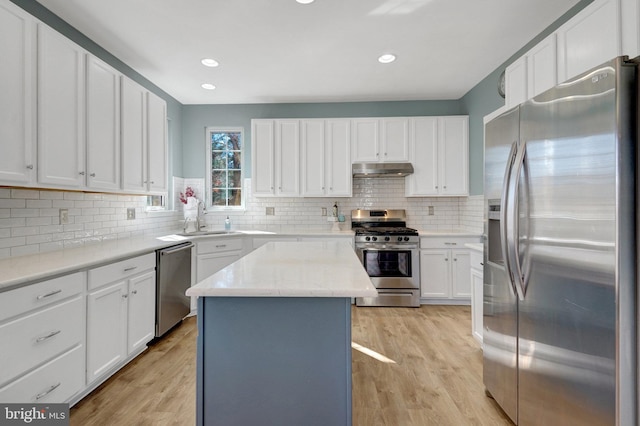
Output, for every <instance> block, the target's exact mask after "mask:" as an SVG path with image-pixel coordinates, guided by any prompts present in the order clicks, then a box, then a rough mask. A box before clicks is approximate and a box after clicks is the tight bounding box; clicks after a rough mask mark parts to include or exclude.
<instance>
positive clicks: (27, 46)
mask: <svg viewBox="0 0 640 426" xmlns="http://www.w3.org/2000/svg"><path fill="white" fill-rule="evenodd" d="M0 58H1V59H0V94H1V95H0V111H2V114H0V141H2V145H1V147H0V182H2V183H6V184H24V185H28V184H31V183H33V181H34V178H35V170H34V168H35V165H36V164H35V158H36V157H35V153H36V149H35V139H34V138H35V107H36V99H35V96H36V84H35V64H36V61H35V21H34V20H33V18H32V17H31V15H29V14H27V13H26V12H24V11H23V10H22V9H20V8H18V7H16V6H14V5H13V4H12V3H10V2H3V3H2V4H0Z"/></svg>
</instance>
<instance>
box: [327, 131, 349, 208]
mask: <svg viewBox="0 0 640 426" xmlns="http://www.w3.org/2000/svg"><path fill="white" fill-rule="evenodd" d="M325 141H326V146H327V150H326V152H325V154H326V159H327V160H326V163H325V164H326V166H327V172H326V182H327V183H328V184H329V190H328V191H327V196H332V197H351V194H352V191H353V185H352V174H351V122H350V120H340V119H335V120H327V121H326V138H325Z"/></svg>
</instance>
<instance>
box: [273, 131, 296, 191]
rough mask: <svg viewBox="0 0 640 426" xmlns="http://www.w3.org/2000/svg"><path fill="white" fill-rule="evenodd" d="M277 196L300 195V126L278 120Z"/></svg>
mask: <svg viewBox="0 0 640 426" xmlns="http://www.w3.org/2000/svg"><path fill="white" fill-rule="evenodd" d="M275 170H276V194H277V195H280V196H299V195H300V125H299V122H298V120H276V167H275Z"/></svg>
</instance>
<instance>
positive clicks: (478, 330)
mask: <svg viewBox="0 0 640 426" xmlns="http://www.w3.org/2000/svg"><path fill="white" fill-rule="evenodd" d="M470 274H471V276H470V280H471V334H472V335H473V337H474V338H475V339H476V340H477V341H478V342H479V343H480V344H482V314H483V304H484V301H483V297H484V295H483V289H484V277H483V263H482V252H479V251H477V250H471V268H470Z"/></svg>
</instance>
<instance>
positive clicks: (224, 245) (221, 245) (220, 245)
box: [216, 244, 227, 248]
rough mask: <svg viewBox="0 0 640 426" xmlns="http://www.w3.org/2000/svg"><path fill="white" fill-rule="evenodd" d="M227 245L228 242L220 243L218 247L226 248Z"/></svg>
mask: <svg viewBox="0 0 640 426" xmlns="http://www.w3.org/2000/svg"><path fill="white" fill-rule="evenodd" d="M226 246H227V245H226V244H218V245H217V246H216V248H225V247H226Z"/></svg>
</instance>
